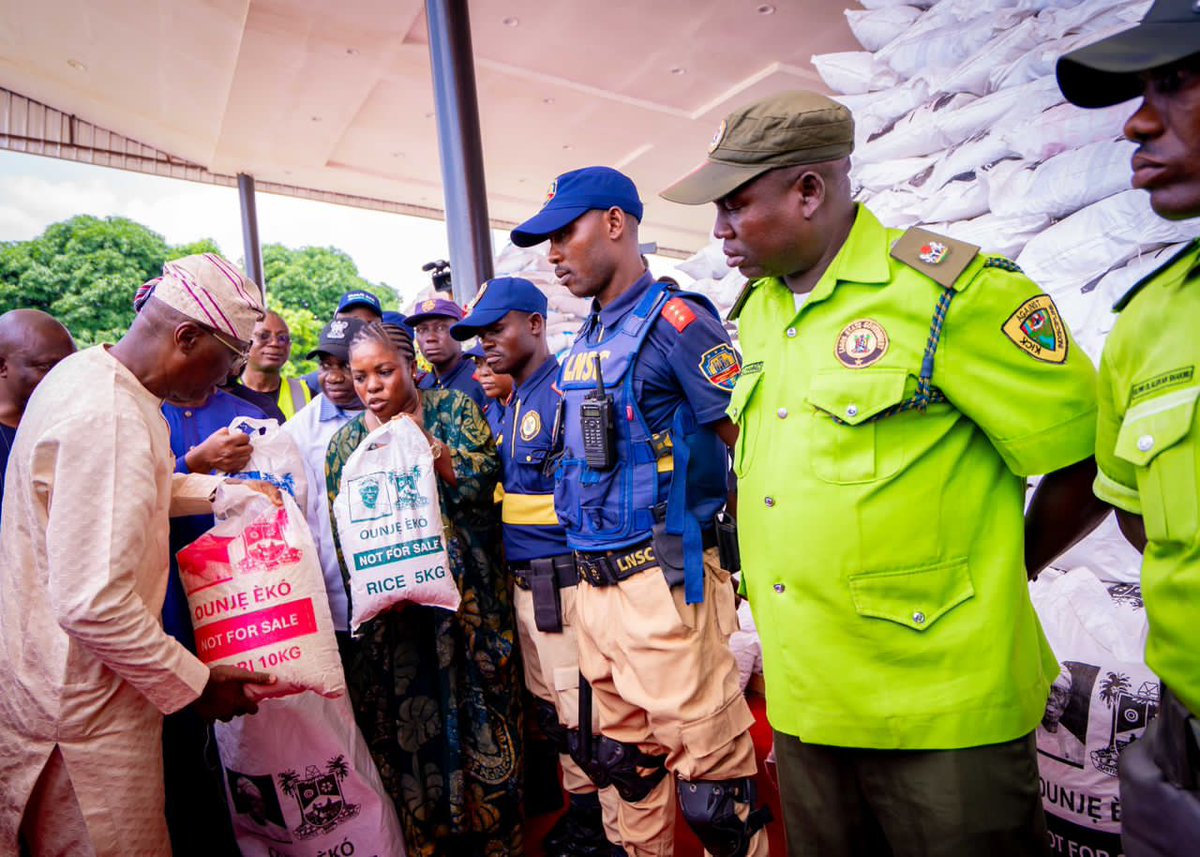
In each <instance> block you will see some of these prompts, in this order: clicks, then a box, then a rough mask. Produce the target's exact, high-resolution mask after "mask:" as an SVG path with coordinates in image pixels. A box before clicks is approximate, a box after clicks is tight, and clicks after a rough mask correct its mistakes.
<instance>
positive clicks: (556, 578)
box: [509, 553, 579, 634]
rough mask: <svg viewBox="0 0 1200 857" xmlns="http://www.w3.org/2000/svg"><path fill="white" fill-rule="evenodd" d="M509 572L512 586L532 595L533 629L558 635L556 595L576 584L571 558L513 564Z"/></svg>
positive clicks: (559, 611)
mask: <svg viewBox="0 0 1200 857" xmlns="http://www.w3.org/2000/svg"><path fill="white" fill-rule="evenodd" d="M509 571H510V572H511V573H512V578H513V583H515V584H516V585H517V586H518V587H519V588H520V589H524V590H526V591H527V592H530V593H532V594H533V620H534V623H535V624H536V625H537V629H538V630H539V631H541V632H543V633H545V634H561V633H562V629H563V622H562V598H561V596H559V594H558V591H559V590H560V589H566V588H568V587H571V586H575V585H576V584H577V583H579V572H578V571H577V570H576V568H575V557H574V556H573V555H572V554H569V553H568V554H560V555H559V556H551V557H545V558H544V559H531V560H530V561H529V562H514V563H510V564H509Z"/></svg>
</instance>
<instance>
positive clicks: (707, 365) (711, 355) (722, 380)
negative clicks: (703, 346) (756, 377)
mask: <svg viewBox="0 0 1200 857" xmlns="http://www.w3.org/2000/svg"><path fill="white" fill-rule="evenodd" d="M741 371H742V360H741V358H740V357H738V353H737V352H736V351H734V350H733V346H731V345H727V344H725V343H724V342H722V343H721V344H720V345H717V346H715V347H713V348H710V349H708V350H707V351H705V352H704V353H703V354H701V355H700V373H701V374H702V375H704V377H705V378H707V379H708V383H710V384H712V385H713V386H714V387H720V388H721V389H722V390H732V389H733V385H734V384H736V383H737V379H738V375H740V374H741Z"/></svg>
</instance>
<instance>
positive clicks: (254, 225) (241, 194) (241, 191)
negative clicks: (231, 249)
mask: <svg viewBox="0 0 1200 857" xmlns="http://www.w3.org/2000/svg"><path fill="white" fill-rule="evenodd" d="M237 182H238V200H239V201H240V202H241V205H242V246H243V247H244V248H245V254H246V276H247V277H249V278H250V279H252V280H254V282H256V283H258V284H259V285H260V286H262V290H263V295H264V296H265V295H266V293H267V283H266V280H264V279H263V261H262V245H261V244H259V243H258V208H257V206H256V205H255V204H254V176H250V175H246V174H245V173H238V177H237Z"/></svg>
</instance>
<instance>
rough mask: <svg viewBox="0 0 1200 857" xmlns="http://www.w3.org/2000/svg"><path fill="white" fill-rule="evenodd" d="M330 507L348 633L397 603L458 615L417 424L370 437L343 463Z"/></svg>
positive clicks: (392, 426) (390, 426) (427, 455)
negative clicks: (342, 567)
mask: <svg viewBox="0 0 1200 857" xmlns="http://www.w3.org/2000/svg"><path fill="white" fill-rule="evenodd" d="M447 454H448V453H447ZM333 508H334V514H335V515H336V516H337V525H338V539H339V541H340V542H341V545H342V557H343V559H344V560H345V562H346V568H347V569H348V570H349V573H350V630H351V631H354V632H357V631H358V629H359V626H361V625H362V624H363V623H364V622H366V621H368V620H370V619H372V618H374V617H375V616H378V615H379V614H380V613H382V612H383V611H384V610H387V609H388V608H390V607H392V606H394V605H396V604H398V603H400V602H401V601H412V602H413V603H415V604H423V605H426V606H429V607H443V608H445V609H447V610H457V609H458V604H459V601H460V595H459V592H458V586H457V584H456V583H455V582H454V576H453V575H452V574H451V572H450V562H449V558H448V557H447V555H446V534H445V531H444V529H443V527H442V513H441V506H440V504H439V502H438V485H437V476H436V474H435V473H434V471H433V454H432V453H431V451H430V448H429V441H427V440H426V439H425V434H424V432H422V431H421V429H420V428H418V427H417V424H416V423H415V422H413V421H412V420H411V419H408V418H406V417H400V418H397V419H393V420H390V421H389V422H387V423H384V424H383V425H381V426H380V427H379V428H377V429H375V431H373V432H371V433H370V434H369V435H367V437H366V439H364V440H363V442H362V443H361V444H360V445H359V447H358V449H356V450H355V451H354V453H353V454H352V455H351V456H350V459H349V460H348V461H347V462H346V466H345V468H344V469H343V471H342V480H341V484H340V485H339V486H338V496H337V500H336V501H335V502H334V504H333Z"/></svg>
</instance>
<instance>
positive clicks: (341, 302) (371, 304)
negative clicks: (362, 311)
mask: <svg viewBox="0 0 1200 857" xmlns="http://www.w3.org/2000/svg"><path fill="white" fill-rule="evenodd" d="M356 306H365V307H367V308H368V309H371V310H374V311H375V314H376V315H379V316H382V315H383V305H382V304H381V303H379V298H377V297H375V295H373V294H371V293H370V292H365V291H361V290H360V291H355V292H346V293H345V294H344V295H342V296H341V298H339V299H338V308H337V311H338V312H345V311H346V310H348V309H350V308H351V307H356Z"/></svg>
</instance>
